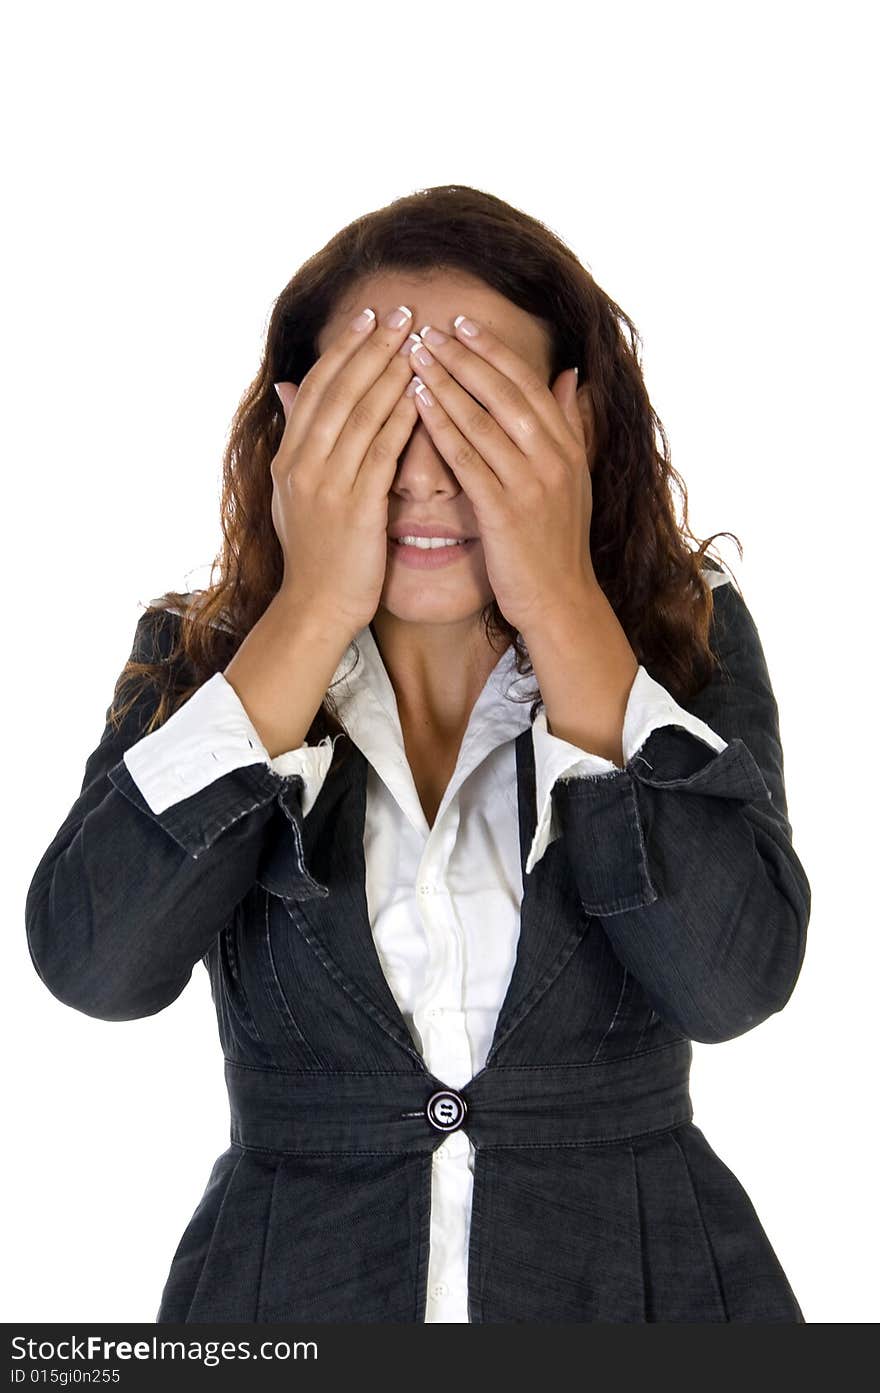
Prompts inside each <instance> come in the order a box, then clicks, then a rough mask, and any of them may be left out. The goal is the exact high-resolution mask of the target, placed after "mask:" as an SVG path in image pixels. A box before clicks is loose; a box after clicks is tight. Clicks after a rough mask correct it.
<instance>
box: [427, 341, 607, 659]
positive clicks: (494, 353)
mask: <svg viewBox="0 0 880 1393" xmlns="http://www.w3.org/2000/svg"><path fill="white" fill-rule="evenodd" d="M467 322H470V323H473V321H467ZM465 327H466V326H465ZM477 328H478V333H477V334H476V335H474V336H473V337H469V336H468V335H467V334H466V333H465V332H463V325H462V323H461V322H460V323H459V325H458V326H457V328H456V329H455V337H451V336H449V335H446V336H445V341H444V342H443V343H439V344H438V343H437V342H436V341H435V340H434V338H433V335H434V334H435V333H438V332H439V331H438V330H431V331H429V332H426V333H423V335H422V336H423V339H424V343H425V346H426V347H428V349H429V351H430V353H431V354H432V356H433V357H434V361H433V362H432V363H431V364H430V365H428V366H424V365H423V364H421V363H419V362H418V360H417V359H416V357H415V355H413V356H412V357H411V359H410V361H411V364H412V367H413V369H414V371H415V372H416V374H417V375H418V377H419V378H420V379H421V380H422V382H423V383H424V384H425V386H427V387H428V389H429V391H430V394H431V396H432V397H433V404H432V405H431V404H428V402H427V401H426V400H425V399H424V394H423V392H421V391H417V392H416V393H415V400H416V402H417V403H418V407H419V414H420V415H421V418H422V420H423V421H424V423H425V426H426V428H427V430H428V431H429V432H430V435H431V439H432V441H433V442H434V444H435V446H436V447H437V449H438V451H439V452H440V454H441V455H442V456H443V458H444V460H445V461H446V463H447V464H448V465H449V468H450V469H451V470H452V472H453V473H454V474H455V477H456V478H457V479H458V481H459V483H460V484H461V487H462V488H463V490H464V492H465V493H466V494H467V496H468V498H469V499H470V501H471V503H472V505H473V508H474V512H475V514H476V518H477V524H478V527H479V533H480V541H481V543H482V546H483V554H484V556H485V562H486V571H487V574H488V577H489V582H490V584H491V586H492V590H493V592H494V595H495V599H496V600H497V602H498V606H499V608H500V610H501V612H502V614H503V615H504V617H505V619H507V621H508V623H510V624H512V625H513V626H514V628H516V629H518V630H519V632H520V633H522V634H523V635H527V634H528V631H529V629H530V627H531V626H534V625H538V626H539V627H540V625H541V620H542V617H546V616H547V614H548V612H549V611H551V610H553V609H554V608H555V607H557V606H559V605H565V604H567V603H568V602H569V601H574V602H577V601H578V600H579V599H580V598H581V597H583V596H585V595H589V594H590V593H592V592H594V591H595V590H596V589H597V588H598V582H597V581H596V577H595V574H594V572H593V564H592V558H591V555H590V521H591V517H592V505H593V495H592V488H591V484H590V469H591V468H592V458H591V447H592V439H593V434H594V417H593V413H592V406H591V403H590V399H589V389H588V388H584V390H583V391H582V394H581V395H582V398H583V400H584V406H585V408H586V411H587V427H586V429H585V423H584V419H583V417H582V416H581V412H580V410H579V407H578V397H577V395H576V394H577V375H576V373H575V371H574V369H573V368H567V369H566V370H565V371H564V372H561V373H560V374H559V376H558V377H557V379H556V381H555V382H554V383H553V387H552V389H551V388H549V387H547V386H546V385H545V383H544V382H543V381H542V380H541V378H540V377H539V376H538V375H537V374H536V372H535V369H534V368H533V367H532V366H531V364H530V363H527V362H526V361H525V360H524V359H523V358H521V357H520V356H519V354H518V353H515V352H514V351H513V349H511V348H509V347H508V346H507V344H505V343H504V342H503V341H502V340H501V339H500V338H498V337H497V335H495V334H493V333H491V332H490V331H489V330H488V329H486V328H485V327H484V326H483V325H482V324H480V325H478V326H477ZM423 330H427V326H423ZM421 332H422V331H421V330H420V333H421ZM468 393H469V394H470V395H468ZM473 398H476V399H477V400H476V401H475V400H473ZM480 403H482V406H481V405H480ZM484 408H485V409H484ZM588 432H589V439H588Z"/></svg>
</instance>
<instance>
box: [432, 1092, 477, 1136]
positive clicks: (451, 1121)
mask: <svg viewBox="0 0 880 1393" xmlns="http://www.w3.org/2000/svg"><path fill="white" fill-rule="evenodd" d="M425 1112H426V1114H427V1117H428V1121H429V1122H430V1124H431V1126H432V1127H436V1128H437V1131H438V1132H454V1131H455V1129H456V1127H460V1126H461V1124H462V1122H464V1115H465V1113H466V1112H467V1103H466V1102H465V1101H464V1099H463V1098H460V1097H459V1095H458V1094H457V1093H455V1092H454V1091H453V1090H452V1089H451V1088H441V1089H440V1090H439V1092H437V1093H432V1094H431V1097H430V1098H429V1099H428V1106H427V1107H426V1108H425Z"/></svg>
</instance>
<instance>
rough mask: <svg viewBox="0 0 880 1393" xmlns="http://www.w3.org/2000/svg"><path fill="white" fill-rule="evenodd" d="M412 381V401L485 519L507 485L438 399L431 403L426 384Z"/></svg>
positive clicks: (475, 509) (477, 510)
mask: <svg viewBox="0 0 880 1393" xmlns="http://www.w3.org/2000/svg"><path fill="white" fill-rule="evenodd" d="M413 382H414V383H415V390H414V392H413V400H414V401H415V402H417V403H418V411H419V415H420V416H421V418H422V420H423V421H424V422H425V425H426V426H427V428H428V432H429V434H430V436H431V439H432V441H433V442H434V445H435V447H436V449H437V450H438V451H439V453H440V454H441V455H442V456H443V458H444V459H445V461H446V463H447V464H448V465H449V468H450V469H451V470H452V472H453V474H454V475H455V477H456V479H458V481H459V483H460V484H461V486H462V488H463V489H464V491H465V493H466V494H467V496H468V498H469V499H470V500H471V502H472V503H473V505H474V511H475V512H476V514H477V516H478V517H479V516H480V514H481V513H482V515H483V517H487V516H489V510H490V509H491V508H493V507H496V506H497V505H498V503H499V501H500V499H501V497H502V496H503V492H504V488H505V484H504V482H503V481H502V479H501V478H500V477H499V475H498V472H497V471H496V470H495V469H493V468H492V467H490V465H489V464H488V462H487V461H486V459H485V457H484V456H483V455H482V454H481V452H480V451H478V450H477V448H476V447H475V446H474V445H473V444H472V443H471V441H470V440H468V439H467V437H466V436H465V435H463V434H462V432H461V431H460V430H459V428H458V426H457V425H456V423H455V421H453V420H452V419H451V418H450V417H449V416H448V415H447V413H446V412H445V411H444V409H443V406H442V404H441V403H440V402H438V400H437V398H436V397H434V399H433V402H432V403H430V404H429V402H428V401H427V398H426V397H425V394H424V392H423V391H422V390H421V388H422V387H424V385H425V384H424V383H423V382H422V380H421V378H420V377H415V378H414V379H413ZM499 434H503V432H499ZM505 438H506V437H505ZM507 444H508V447H509V448H510V449H513V448H514V447H513V446H512V445H511V443H510V441H509V440H508V442H507ZM508 476H509V471H508Z"/></svg>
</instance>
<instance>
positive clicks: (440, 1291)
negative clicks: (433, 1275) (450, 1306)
mask: <svg viewBox="0 0 880 1393" xmlns="http://www.w3.org/2000/svg"><path fill="white" fill-rule="evenodd" d="M431 1295H432V1296H433V1297H436V1298H439V1297H441V1296H448V1295H449V1288H448V1286H447V1285H446V1283H445V1282H435V1283H434V1285H433V1286H432V1288H431Z"/></svg>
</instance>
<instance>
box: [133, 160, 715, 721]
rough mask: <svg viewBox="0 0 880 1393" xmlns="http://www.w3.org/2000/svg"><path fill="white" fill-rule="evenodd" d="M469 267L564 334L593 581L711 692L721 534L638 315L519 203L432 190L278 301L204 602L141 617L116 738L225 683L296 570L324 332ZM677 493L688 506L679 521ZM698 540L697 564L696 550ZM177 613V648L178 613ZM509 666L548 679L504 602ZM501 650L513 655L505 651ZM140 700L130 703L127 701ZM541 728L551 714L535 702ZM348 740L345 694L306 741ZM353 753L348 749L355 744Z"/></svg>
mask: <svg viewBox="0 0 880 1393" xmlns="http://www.w3.org/2000/svg"><path fill="white" fill-rule="evenodd" d="M456 269H457V270H464V271H467V272H470V273H471V274H473V275H475V276H477V277H479V278H480V279H481V280H482V281H483V282H484V283H485V284H487V285H489V286H491V287H492V288H493V289H495V290H496V291H498V292H499V293H500V294H502V295H504V296H506V298H507V299H508V300H510V301H511V302H512V303H513V304H515V305H518V306H519V307H520V308H521V309H523V310H526V311H527V312H529V313H530V314H533V315H535V316H536V317H539V318H541V319H542V320H543V321H545V323H546V324H547V326H548V328H549V329H550V332H551V341H552V365H551V367H552V375H551V379H550V380H551V381H552V380H553V379H554V378H555V377H556V376H557V375H558V374H559V373H560V372H562V371H563V370H564V369H565V368H570V367H573V366H574V365H575V364H577V367H578V369H579V381H580V382H581V383H588V384H589V388H590V394H591V400H592V404H593V411H594V415H595V427H596V435H595V440H594V465H593V470H592V475H591V483H592V498H593V505H592V519H591V523H590V550H591V554H592V565H593V570H594V572H595V575H596V578H597V580H598V582H599V584H600V585H601V587H602V590H603V591H604V593H605V595H606V596H607V598H608V601H609V603H610V604H611V606H612V607H613V609H614V612H615V614H616V615H617V618H618V620H619V621H620V624H621V626H622V627H623V629H624V631H625V633H626V635H627V638H628V639H629V642H630V643H631V645H632V647H633V651H634V652H635V654H636V656H637V657H638V660H639V662H640V663H642V664H644V665H645V667H647V668H648V669H649V670H650V672H651V674H652V676H654V677H655V678H656V679H657V680H658V681H659V682H662V683H663V684H664V685H665V686H666V687H667V689H668V690H669V691H670V692H671V694H672V696H673V697H674V698H675V700H677V701H679V702H684V701H686V700H687V698H688V697H689V696H692V695H695V694H696V692H698V691H700V690H701V689H702V688H703V687H704V686H705V684H706V683H707V682H708V681H709V678H710V677H711V675H712V671H713V669H714V666H715V663H716V656H715V654H714V653H713V651H712V648H711V646H710V642H709V633H710V624H711V618H712V587H711V586H710V585H709V584H708V583H707V581H706V580H705V578H704V577H703V576H702V575H701V570H702V569H703V568H704V566H708V568H709V569H715V570H719V569H723V568H722V567H720V566H719V565H718V564H717V563H716V562H715V561H713V560H711V559H709V560H704V558H705V556H706V552H707V550H708V548H709V545H710V543H711V542H712V541H713V540H714V538H715V537H717V536H722V535H723V536H733V537H734V540H735V541H736V543H737V547H738V550H739V554H740V558H741V557H742V546H741V544H740V542H739V539H738V538H736V537H735V536H734V534H733V533H730V532H726V533H713V534H712V536H711V537H709V538H707V539H706V540H705V541H702V542H701V541H699V539H698V538H697V537H695V536H694V534H693V533H692V532H691V530H690V527H689V525H688V515H687V490H686V488H685V485H684V482H683V480H682V479H681V477H680V476H679V474H678V473H677V471H676V470H675V469H674V468H673V466H672V463H671V460H670V453H669V445H668V441H667V438H666V433H665V431H664V429H663V425H662V422H661V421H660V419H659V417H658V416H657V414H656V412H655V411H654V409H653V407H652V406H651V402H650V400H649V398H648V392H647V389H646V387H645V383H644V380H643V377H642V369H641V362H640V349H641V338H640V336H639V334H638V331H637V330H636V328H635V325H634V324H633V322H632V320H631V319H630V318H629V316H628V315H627V314H626V313H625V312H624V311H623V310H622V309H621V308H620V306H619V305H617V304H615V302H614V301H613V300H612V299H611V298H610V297H609V296H608V295H606V294H605V292H604V291H603V290H601V289H600V287H599V286H598V285H597V284H596V282H595V281H594V279H593V277H592V275H591V274H590V272H589V271H588V270H586V269H585V268H584V266H583V265H582V264H581V263H580V261H579V260H578V259H577V257H576V256H575V254H574V252H572V251H571V250H570V249H569V247H567V246H566V245H565V243H564V242H563V241H562V240H561V238H560V237H559V236H558V235H557V234H556V233H554V232H553V231H552V230H551V229H550V228H548V227H546V226H545V225H544V224H543V223H541V222H539V221H538V220H537V219H536V218H534V217H532V216H530V215H529V214H528V213H525V212H523V211H521V210H520V209H518V208H515V207H512V206H511V205H510V204H509V203H506V202H504V201H503V200H502V199H500V198H497V197H495V196H494V195H493V194H490V193H485V192H483V191H481V190H479V189H475V188H470V187H468V186H466V185H461V184H451V185H443V186H440V187H435V188H429V189H421V190H418V191H417V192H415V193H411V194H407V195H406V196H404V197H402V198H398V199H395V201H394V202H392V203H389V204H388V205H387V206H385V207H383V208H379V209H377V210H376V211H375V212H371V213H367V214H364V215H363V216H362V217H359V218H356V219H355V220H354V221H353V222H351V223H349V225H348V226H347V227H344V228H343V229H342V230H341V231H339V232H337V233H336V235H335V236H334V237H332V238H331V239H330V241H329V242H328V243H327V245H326V246H324V247H323V248H322V249H321V250H320V251H318V252H316V253H315V254H314V255H313V256H311V257H310V258H309V259H308V260H307V261H306V262H305V263H304V265H302V266H301V267H300V269H299V270H298V271H297V273H296V274H295V275H294V276H293V278H292V279H291V280H290V281H289V282H288V284H287V285H286V286H285V288H284V289H283V291H282V292H281V294H280V295H279V296H278V299H277V300H276V301H275V304H274V307H273V310H272V314H271V318H270V321H269V327H268V331H267V335H266V344H265V350H264V352H263V357H262V362H261V363H260V365H259V369H258V371H257V374H256V377H255V378H254V380H253V382H252V383H251V384H250V386H249V387H248V388H247V391H246V392H245V393H244V396H243V397H242V399H241V402H240V403H239V406H238V409H237V410H236V412H235V416H234V418H233V422H232V427H231V430H230V434H229V438H228V443H227V446H226V450H225V454H224V459H223V475H222V487H221V504H220V514H221V528H222V533H223V541H222V545H221V547H220V550H219V553H218V554H217V556H216V557H215V559H214V561H213V563H212V567H211V582H210V584H209V585H208V586H207V588H206V589H204V590H200V591H196V592H187V593H182V592H180V591H175V590H169V591H167V592H166V593H165V594H164V595H163V596H162V597H161V598H160V599H158V600H154V601H153V602H152V603H151V604H150V605H149V606H148V607H147V608H146V611H145V614H144V616H143V617H142V621H141V622H142V626H143V627H142V628H141V630H140V632H142V633H147V634H149V635H155V638H156V642H155V644H153V645H152V646H151V644H150V643H148V644H147V645H146V647H145V646H144V645H141V648H140V650H139V652H140V656H139V657H137V656H135V654H134V653H133V655H132V657H131V659H130V660H129V662H128V663H127V664H126V666H125V668H124V669H123V671H122V673H121V674H120V677H119V679H118V681H117V684H116V689H115V692H114V697H113V702H112V703H111V707H110V709H109V711H108V719H109V720H110V722H111V724H112V725H113V727H114V728H118V726H119V724H120V723H121V721H122V720H123V718H124V717H125V715H126V714H127V712H128V711H129V710H130V708H131V706H132V705H133V704H134V703H135V702H138V704H139V705H141V704H142V703H143V701H144V693H145V690H146V689H148V688H149V689H152V690H151V691H150V693H149V695H150V701H149V703H148V704H149V709H150V712H151V714H150V719H149V722H148V724H147V726H146V730H152V729H155V728H156V727H157V726H159V725H161V724H162V723H163V722H164V721H165V720H167V718H168V717H169V716H170V715H171V714H172V712H173V711H174V710H176V709H177V707H178V706H180V705H181V704H182V703H183V702H184V701H186V700H187V699H188V697H190V696H191V695H192V694H193V692H194V691H196V690H197V689H198V687H200V686H201V685H202V683H203V682H205V681H206V680H207V679H208V678H209V677H210V676H212V675H213V674H214V673H215V672H217V671H222V669H223V668H224V667H225V666H226V664H227V663H228V662H229V661H230V659H231V658H232V656H233V654H234V653H235V651H236V649H237V648H238V646H239V645H240V644H241V642H242V641H243V639H244V638H245V636H246V635H247V633H248V632H249V631H250V629H251V628H252V627H253V625H254V624H255V623H256V622H257V620H258V619H259V618H260V616H261V615H262V614H263V612H264V610H265V609H266V607H267V606H268V604H269V603H270V601H271V600H272V598H273V596H274V595H275V594H276V592H277V590H278V588H279V586H280V584H281V580H282V576H283V573H284V561H283V555H282V551H281V545H280V543H279V541H278V537H277V535H276V533H275V529H274V525H273V523H272V517H271V507H272V489H273V484H272V476H271V473H270V465H271V463H272V460H273V458H274V456H275V454H276V452H277V450H278V447H279V444H280V442H281V436H282V433H283V430H284V413H283V409H282V406H281V403H280V401H279V399H278V396H277V393H276V392H275V390H274V386H273V384H274V383H275V382H282V381H283V382H291V381H292V382H301V381H302V379H303V377H304V376H305V374H306V373H307V372H308V370H309V368H310V367H311V366H312V364H313V363H314V362H315V361H316V358H317V357H318V354H317V350H316V347H315V343H316V340H317V338H318V335H319V334H320V331H321V328H322V327H323V325H324V324H325V322H326V321H327V320H328V319H329V317H330V315H331V314H332V313H333V311H334V308H335V306H336V304H337V303H338V302H339V301H340V299H341V298H342V297H343V296H344V295H346V293H347V292H348V291H349V289H350V288H353V287H354V286H355V285H356V283H357V282H359V281H360V280H362V279H363V278H365V277H368V276H372V275H377V274H379V273H383V272H394V271H397V272H412V271H416V272H418V271H425V272H432V271H438V270H440V271H442V270H456ZM673 487H674V488H675V489H676V490H677V491H678V493H679V494H680V497H681V501H682V522H681V524H679V522H678V521H677V520H676V515H675V507H674V496H673ZM688 538H689V539H690V540H691V541H693V542H694V543H696V544H697V545H696V549H692V548H691V546H690V545H689V543H688V540H687V539H688ZM169 608H170V609H172V610H173V611H176V612H177V613H178V614H179V622H178V623H176V625H175V626H174V633H173V637H172V639H171V641H170V643H169V642H168V641H167V640H166V639H164V638H161V637H160V626H161V625H162V624H164V625H165V629H164V630H162V632H165V631H167V615H166V614H165V611H166V610H168V609H169ZM482 622H483V623H484V625H485V629H486V636H487V638H488V640H489V642H490V643H491V644H492V645H493V646H495V647H497V649H498V651H499V653H500V652H501V651H502V650H503V648H505V647H506V646H507V645H508V644H510V643H512V644H513V645H514V649H515V654H516V658H515V661H516V670H517V673H518V674H519V676H523V675H528V674H531V673H533V669H532V665H531V663H530V661H529V658H528V653H527V651H526V649H525V646H524V644H523V641H522V639H521V637H520V635H519V633H518V631H517V630H516V629H515V628H513V626H512V625H510V624H509V623H508V622H507V620H506V619H505V618H504V616H503V614H502V613H501V611H500V609H499V608H498V605H497V603H496V602H495V600H494V599H493V600H492V601H490V603H489V604H488V605H487V606H486V608H485V609H484V611H483V614H482ZM499 642H500V646H499ZM124 698H127V699H124ZM520 699H523V700H532V701H533V706H532V719H534V715H535V713H536V712H537V710H538V708H539V705H540V691H539V690H538V687H537V683H535V686H534V692H527V693H526V696H525V697H522V698H520ZM343 729H344V727H342V725H341V724H340V722H339V719H338V713H337V710H336V705H335V702H334V700H333V694H332V690H331V691H328V693H327V695H326V697H325V700H324V703H323V704H322V706H321V708H320V710H319V711H318V713H317V714H316V717H315V720H314V722H313V723H312V726H311V728H310V730H309V732H308V736H307V740H308V741H309V742H312V741H314V740H316V739H319V738H321V737H322V736H323V735H325V734H328V733H336V732H339V731H341V730H343ZM341 743H342V745H343V746H345V744H346V743H347V742H345V741H343V742H341Z"/></svg>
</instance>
